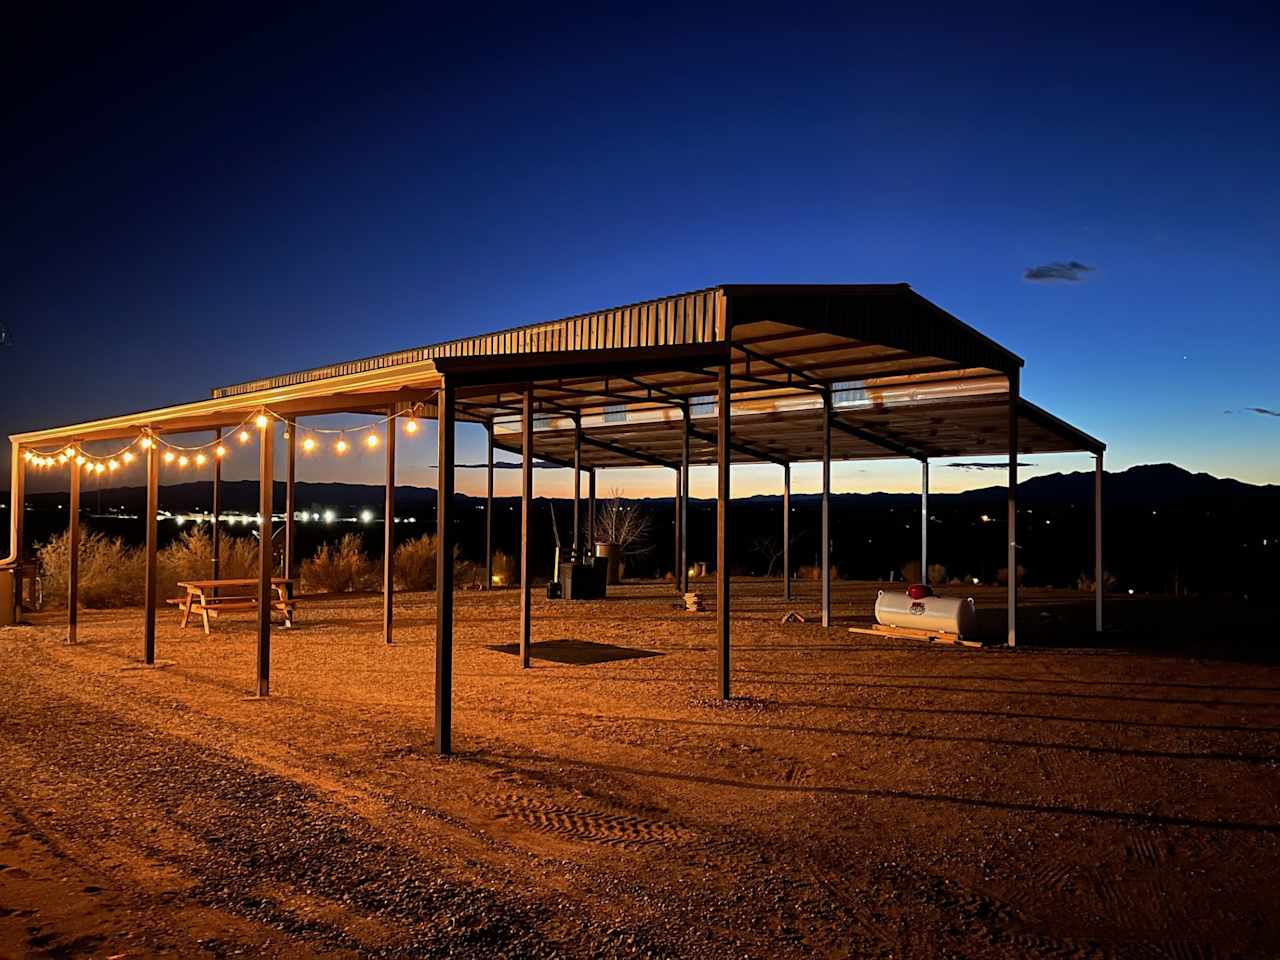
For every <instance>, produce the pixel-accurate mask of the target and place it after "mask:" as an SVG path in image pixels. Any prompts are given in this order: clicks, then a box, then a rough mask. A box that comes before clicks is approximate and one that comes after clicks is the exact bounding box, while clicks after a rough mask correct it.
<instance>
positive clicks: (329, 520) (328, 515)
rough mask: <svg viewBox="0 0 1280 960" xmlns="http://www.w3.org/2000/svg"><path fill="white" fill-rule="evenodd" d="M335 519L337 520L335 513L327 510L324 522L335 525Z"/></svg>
mask: <svg viewBox="0 0 1280 960" xmlns="http://www.w3.org/2000/svg"><path fill="white" fill-rule="evenodd" d="M335 519H336V518H335V516H334V512H333V511H332V510H326V511H325V512H324V522H325V523H333V521H334V520H335Z"/></svg>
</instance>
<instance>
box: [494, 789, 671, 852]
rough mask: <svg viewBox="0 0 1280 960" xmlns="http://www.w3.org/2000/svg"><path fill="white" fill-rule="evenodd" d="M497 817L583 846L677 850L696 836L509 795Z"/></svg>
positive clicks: (642, 820) (631, 817)
mask: <svg viewBox="0 0 1280 960" xmlns="http://www.w3.org/2000/svg"><path fill="white" fill-rule="evenodd" d="M494 806H495V807H496V809H497V817H498V818H499V819H502V820H517V821H519V822H520V823H521V824H523V825H524V826H525V827H527V828H529V829H531V830H533V831H535V832H537V833H546V834H551V835H552V836H555V837H558V838H561V839H565V840H570V841H575V842H581V843H597V844H602V845H604V846H617V847H625V848H641V847H649V846H658V847H675V846H682V845H685V844H688V843H689V842H691V841H692V840H693V838H694V833H693V832H692V831H690V830H688V829H686V828H684V827H681V826H680V825H678V824H675V823H670V822H667V821H663V820H654V819H651V818H649V817H643V816H638V815H635V814H624V813H604V812H601V811H597V810H588V809H580V808H573V807H566V806H561V805H559V804H555V803H548V802H545V801H541V800H535V799H533V798H531V797H526V796H523V795H521V794H517V793H509V794H507V795H506V796H504V797H501V798H499V799H498V800H497V802H496V803H495V804H494Z"/></svg>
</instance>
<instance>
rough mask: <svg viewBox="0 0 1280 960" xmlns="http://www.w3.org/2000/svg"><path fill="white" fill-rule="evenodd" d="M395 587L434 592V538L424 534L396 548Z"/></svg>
mask: <svg viewBox="0 0 1280 960" xmlns="http://www.w3.org/2000/svg"><path fill="white" fill-rule="evenodd" d="M395 563H396V565H395V573H396V586H397V587H398V588H399V589H401V590H434V589H435V587H436V538H435V535H434V534H431V533H424V534H423V535H422V536H420V537H415V538H414V539H413V540H408V541H405V542H404V543H402V544H400V546H398V547H396V561H395Z"/></svg>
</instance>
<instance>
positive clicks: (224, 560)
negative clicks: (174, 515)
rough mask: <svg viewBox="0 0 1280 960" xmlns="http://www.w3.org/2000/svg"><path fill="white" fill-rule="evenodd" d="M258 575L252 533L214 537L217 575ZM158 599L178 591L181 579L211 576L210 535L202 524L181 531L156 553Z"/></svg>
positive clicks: (228, 577)
mask: <svg viewBox="0 0 1280 960" xmlns="http://www.w3.org/2000/svg"><path fill="white" fill-rule="evenodd" d="M257 575H258V541H257V540H256V539H255V538H253V537H232V536H228V535H227V534H226V533H223V534H221V535H220V536H219V538H218V577H219V578H220V579H223V580H233V579H245V578H249V577H256V576H257ZM156 576H157V580H158V583H159V589H160V600H161V601H162V602H163V601H164V600H165V598H167V597H176V596H178V595H179V591H178V584H179V583H180V582H181V581H183V580H207V579H209V578H210V577H212V576H213V537H212V535H211V534H210V532H209V531H208V530H207V529H206V528H205V527H204V526H203V525H202V526H200V527H196V528H194V529H192V530H188V531H186V532H185V533H183V534H182V535H181V536H180V537H178V539H177V540H174V541H173V542H172V543H171V544H169V545H168V546H167V547H165V548H164V549H163V550H161V551H159V552H158V553H157V555H156Z"/></svg>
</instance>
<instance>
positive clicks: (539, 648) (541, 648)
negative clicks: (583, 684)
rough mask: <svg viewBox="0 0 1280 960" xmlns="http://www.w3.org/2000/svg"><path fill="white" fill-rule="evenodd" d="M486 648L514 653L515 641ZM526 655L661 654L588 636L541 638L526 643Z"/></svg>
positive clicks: (592, 659) (590, 658)
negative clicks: (604, 641) (586, 637)
mask: <svg viewBox="0 0 1280 960" xmlns="http://www.w3.org/2000/svg"><path fill="white" fill-rule="evenodd" d="M489 649H490V650H496V651H498V653H510V654H513V655H516V656H518V655H519V653H520V645H519V644H518V643H501V644H493V645H491V646H490V647H489ZM529 655H530V656H531V657H532V658H533V659H535V660H547V661H549V662H551V663H576V664H588V663H609V662H611V661H614V660H642V659H644V658H645V657H660V656H662V654H661V653H659V652H658V651H657V650H638V649H636V648H635V647H619V646H617V645H616V644H612V643H596V642H594V641H592V640H542V641H539V642H537V643H531V644H529Z"/></svg>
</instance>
